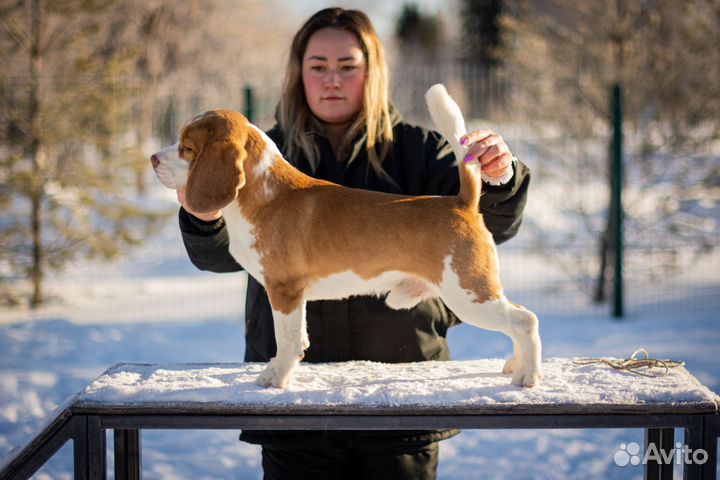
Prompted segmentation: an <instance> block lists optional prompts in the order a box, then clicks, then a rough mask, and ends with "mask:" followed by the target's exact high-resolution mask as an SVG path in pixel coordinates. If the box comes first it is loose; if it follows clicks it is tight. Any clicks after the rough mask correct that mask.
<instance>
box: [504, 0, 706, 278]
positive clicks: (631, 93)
mask: <svg viewBox="0 0 720 480" xmlns="http://www.w3.org/2000/svg"><path fill="white" fill-rule="evenodd" d="M502 25H503V27H504V31H505V32H506V40H505V42H504V44H505V45H506V51H505V52H504V55H505V58H506V59H507V62H506V63H507V65H508V69H509V70H510V72H511V77H512V78H513V79H514V82H513V85H514V88H515V90H514V98H515V99H516V100H517V102H516V104H515V109H516V111H518V112H522V113H524V114H525V115H527V117H528V118H532V119H533V120H534V121H535V123H536V124H539V125H543V127H545V129H546V131H547V132H551V133H550V134H549V135H546V136H545V137H544V139H543V143H542V144H538V145H536V147H537V148H538V149H539V150H540V151H544V152H546V153H547V157H548V158H549V159H552V160H551V162H552V164H553V167H554V170H555V171H556V172H561V174H560V175H562V180H560V179H558V184H559V185H560V184H562V185H563V187H562V190H560V191H561V193H560V194H559V195H558V199H557V200H558V202H559V204H561V205H562V208H563V209H564V210H566V211H567V212H568V213H570V214H571V215H572V216H574V218H575V221H576V222H577V226H578V227H579V229H576V230H574V231H572V232H570V233H569V234H568V235H567V237H566V238H565V239H564V241H565V242H566V243H568V244H575V245H577V244H583V243H587V242H588V241H592V239H598V238H602V237H603V235H605V230H606V227H607V226H606V224H605V216H606V214H607V211H608V210H609V208H608V206H607V205H608V204H607V199H608V198H609V196H608V195H607V194H606V193H605V192H603V193H601V194H600V201H597V199H598V196H595V197H593V196H591V195H589V192H591V191H593V189H596V187H597V186H598V185H602V184H603V183H604V181H603V180H602V179H603V178H605V177H606V176H607V175H609V172H608V169H607V165H608V162H607V160H606V156H607V149H606V147H605V146H606V145H607V144H608V143H609V138H610V135H611V131H610V127H609V123H610V118H611V115H610V100H609V92H610V86H611V85H612V84H613V83H615V82H618V83H620V85H622V88H623V91H624V105H623V110H624V119H625V123H624V127H625V132H626V142H625V152H626V156H625V164H624V169H625V172H626V181H625V186H626V188H625V193H624V206H625V210H626V230H625V233H626V239H627V243H628V245H630V246H632V247H637V248H638V249H637V250H635V251H636V254H635V255H633V256H631V257H629V258H628V262H630V263H631V267H632V269H633V271H635V272H636V273H638V272H640V273H639V274H638V275H637V276H636V279H640V278H643V279H645V280H649V281H656V279H657V278H660V277H662V276H666V275H667V274H668V273H673V272H677V271H678V269H679V268H681V267H682V266H684V265H687V264H688V262H691V261H693V260H697V259H698V258H700V257H701V256H702V255H704V254H705V253H707V252H709V251H710V250H712V248H713V245H714V244H715V241H716V239H717V235H718V227H717V225H716V224H715V223H714V221H713V220H712V218H711V216H710V211H711V208H715V207H716V206H717V186H718V183H719V182H718V173H719V172H718V167H717V156H716V155H714V154H713V152H712V150H711V144H712V142H714V141H716V140H717V139H718V138H719V136H720V123H719V122H718V119H720V82H719V81H718V79H719V78H720V70H719V69H720V50H718V48H717V45H718V44H720V4H718V3H717V2H714V1H712V0H691V1H686V2H673V1H667V0H614V1H613V2H574V1H568V0H553V1H542V2H541V1H514V2H508V3H507V8H506V9H505V11H504V15H503V18H502ZM559 152H562V153H561V154H559ZM544 173H546V174H548V175H549V174H550V170H548V171H546V172H544ZM561 182H562V183H561ZM603 198H604V199H605V200H604V201H603V200H602V199H603ZM571 218H572V217H571ZM557 240H558V239H557V238H555V239H553V241H557ZM571 250H572V249H571ZM641 252H645V253H647V254H649V255H642V254H641ZM577 260H578V259H577V258H572V259H568V263H573V264H576V263H577ZM593 264H595V262H589V263H588V268H591V269H594V268H596V266H592V267H590V265H593ZM573 268H576V267H575V266H574V267H573ZM576 271H577V270H576ZM590 271H591V270H585V271H584V272H578V276H579V277H582V278H583V282H584V284H586V285H588V286H590V285H591V284H592V282H590V281H588V280H589V278H591V277H592V276H593V274H592V273H590Z"/></svg>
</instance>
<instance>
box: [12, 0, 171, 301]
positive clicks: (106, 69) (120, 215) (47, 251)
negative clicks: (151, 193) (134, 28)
mask: <svg viewBox="0 0 720 480" xmlns="http://www.w3.org/2000/svg"><path fill="white" fill-rule="evenodd" d="M114 5H115V1H114V0H68V1H64V2H51V1H44V0H13V1H11V0H6V1H3V2H2V3H0V12H1V13H2V26H3V27H4V28H3V29H2V36H0V53H1V55H2V58H3V59H4V61H3V63H4V69H3V73H2V76H1V77H0V102H2V112H3V114H2V116H1V117H0V167H1V169H0V171H1V172H2V174H0V175H2V189H0V204H2V207H3V212H4V213H3V218H2V221H0V243H2V249H1V250H0V255H2V259H1V260H0V268H2V270H0V275H2V276H3V277H16V276H20V277H25V278H28V279H29V280H31V284H32V294H31V298H30V304H31V305H32V306H38V305H40V304H41V303H42V302H43V301H44V299H45V294H44V290H43V285H44V279H45V277H46V275H47V273H48V272H49V271H55V270H60V269H62V267H64V266H65V265H67V264H68V263H69V262H72V261H74V260H77V259H81V258H104V259H110V258H113V257H116V256H118V255H120V254H121V253H122V252H123V251H124V249H125V248H126V247H129V246H135V245H139V244H140V243H141V242H142V241H143V240H144V239H145V238H147V236H148V235H149V234H150V233H151V232H152V231H153V227H154V226H156V225H157V224H158V222H157V220H158V219H159V218H160V217H162V216H163V215H164V214H161V213H158V212H153V211H152V210H149V209H148V206H147V205H141V204H138V203H136V202H133V201H130V200H128V198H129V197H128V196H127V195H125V193H126V191H127V184H128V182H130V181H132V175H131V170H130V168H129V167H130V162H128V161H127V160H126V157H125V152H124V151H123V146H122V143H121V142H120V141H119V139H120V137H121V135H122V134H123V133H126V132H127V129H128V124H129V122H128V119H129V115H130V111H129V109H130V105H131V102H130V101H129V99H130V98H131V97H132V96H134V95H137V94H138V92H139V91H140V88H139V87H141V85H134V84H133V83H134V82H133V81H132V80H130V79H131V77H128V76H127V74H128V73H129V72H131V68H132V65H131V63H130V62H129V61H128V55H127V54H126V52H123V51H113V49H109V48H107V46H108V44H107V41H108V31H107V29H106V25H108V24H109V23H110V22H109V17H108V15H110V14H111V12H112V7H113V6H114Z"/></svg>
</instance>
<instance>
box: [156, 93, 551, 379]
mask: <svg viewBox="0 0 720 480" xmlns="http://www.w3.org/2000/svg"><path fill="white" fill-rule="evenodd" d="M426 99H427V103H428V108H429V109H430V112H431V115H432V117H433V120H434V122H435V125H436V127H437V128H438V130H439V131H440V133H441V134H443V136H444V137H445V138H446V139H447V140H448V141H449V142H450V143H451V145H452V146H453V149H454V152H455V156H456V158H458V159H462V158H464V154H465V151H466V147H463V146H462V145H460V141H459V140H460V137H462V136H463V135H464V134H465V126H464V120H463V118H462V114H461V113H460V109H459V108H458V106H457V105H456V104H455V102H454V101H453V100H452V99H451V98H450V96H449V95H448V94H447V91H446V90H445V88H444V87H443V86H442V85H435V86H433V87H432V88H431V89H430V90H428V93H427V94H426ZM151 162H152V165H153V168H154V170H155V172H156V174H157V176H158V178H159V179H160V181H161V182H162V183H163V184H164V185H165V186H166V187H168V188H171V189H177V188H180V187H182V186H183V185H185V186H186V201H187V205H188V206H189V207H190V208H191V209H192V210H194V211H197V212H210V211H213V210H218V209H221V210H222V215H223V217H224V219H225V222H226V227H227V230H228V235H229V241H230V245H229V250H230V253H231V254H232V256H233V257H234V258H235V260H236V261H237V262H238V263H239V264H240V265H242V267H243V268H244V269H245V270H246V271H247V272H248V274H249V275H252V276H253V277H254V278H255V279H257V280H258V281H259V282H260V283H261V284H262V285H263V286H264V287H265V289H266V290H267V293H268V297H269V299H270V304H271V306H272V311H273V319H274V326H275V338H276V341H277V355H276V356H275V357H274V358H273V359H272V360H271V361H270V362H269V363H268V365H267V367H266V368H265V369H264V371H263V372H262V373H261V374H260V376H259V377H258V379H257V383H258V384H259V385H261V386H265V387H268V386H274V387H280V388H283V387H285V386H286V385H288V383H289V382H290V380H291V374H292V372H293V369H295V367H296V366H297V365H298V363H299V362H300V360H301V359H302V358H303V355H304V350H305V349H306V348H308V346H309V345H310V343H309V339H308V335H307V328H306V322H305V303H306V302H307V301H309V300H327V299H340V298H347V297H349V296H351V295H368V294H370V295H385V294H387V297H386V299H385V301H386V303H387V305H388V306H389V307H391V308H393V309H407V308H411V307H413V306H415V305H417V303H418V302H420V301H421V300H423V299H426V298H429V297H440V298H441V299H442V300H443V301H444V302H445V304H446V305H447V306H448V307H449V308H450V309H451V310H452V311H453V312H454V313H455V314H456V315H457V316H458V318H460V320H462V321H463V322H465V323H469V324H471V325H475V326H478V327H481V328H485V329H488V330H493V331H498V332H502V333H504V334H506V335H508V336H509V337H510V338H511V339H512V342H513V349H514V354H513V356H512V357H511V358H510V359H509V360H507V362H506V363H505V365H504V367H503V373H509V374H512V383H513V384H515V385H521V386H526V387H531V386H534V385H537V384H538V382H539V381H540V380H541V378H542V372H541V365H540V363H541V344H540V336H539V333H538V320H537V317H536V316H535V315H534V314H533V313H532V312H530V311H529V310H527V309H525V308H523V307H521V306H519V305H515V304H513V303H510V302H509V301H508V300H507V299H506V298H505V296H504V294H503V289H502V285H501V284H500V276H499V267H498V258H497V252H496V249H495V244H494V242H493V238H492V235H491V234H490V232H489V231H488V230H487V228H486V227H485V224H484V223H483V218H482V215H480V213H479V212H478V201H479V199H480V190H481V181H480V178H481V172H480V166H479V163H478V162H472V163H467V164H466V163H465V162H462V161H459V162H458V168H459V170H460V193H459V195H458V196H456V197H452V196H419V197H411V196H403V195H392V194H386V193H379V192H372V191H368V190H361V189H353V188H347V187H342V186H339V185H336V184H334V183H331V182H327V181H324V180H318V179H315V178H312V177H309V176H307V175H305V174H303V173H301V172H300V171H298V170H297V169H295V168H294V167H293V166H291V165H290V164H289V163H288V162H287V161H286V160H285V159H284V158H283V156H282V154H281V153H280V151H279V150H278V148H277V146H276V145H275V144H274V143H273V142H272V141H271V140H270V139H269V138H268V137H267V136H266V135H265V134H264V133H263V132H262V131H261V130H260V129H258V128H257V127H255V126H254V125H252V124H251V123H249V122H248V120H247V119H246V118H245V117H244V116H242V115H241V114H239V113H236V112H233V111H230V110H211V111H208V112H206V113H205V114H203V115H201V116H199V117H197V118H194V119H193V120H191V121H190V122H189V123H187V124H186V125H185V126H184V127H183V128H182V131H181V132H180V140H179V142H178V143H177V144H176V145H173V146H171V147H168V148H166V149H164V150H162V151H160V152H158V153H156V154H154V155H153V156H152V157H151Z"/></svg>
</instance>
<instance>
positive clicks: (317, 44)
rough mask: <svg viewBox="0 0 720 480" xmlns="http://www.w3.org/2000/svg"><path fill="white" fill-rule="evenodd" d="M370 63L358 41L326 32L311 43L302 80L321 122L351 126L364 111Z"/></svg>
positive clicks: (342, 33) (341, 33)
mask: <svg viewBox="0 0 720 480" xmlns="http://www.w3.org/2000/svg"><path fill="white" fill-rule="evenodd" d="M366 73H367V62H366V59H365V55H363V52H362V48H361V47H360V42H359V41H358V39H357V37H356V36H355V35H354V34H353V33H351V32H348V31H346V30H340V29H336V28H323V29H320V30H318V31H317V32H315V33H314V34H313V35H312V36H311V37H310V40H309V41H308V45H307V48H306V49H305V55H304V56H303V62H302V79H303V86H304V87H305V98H307V101H308V105H309V106H310V110H312V112H313V113H314V114H315V116H316V117H317V118H318V119H320V121H322V122H325V123H329V124H334V125H341V124H345V123H349V122H351V121H352V120H353V118H354V117H355V116H356V115H357V114H358V112H359V111H360V110H361V109H362V105H363V96H364V91H365V77H366Z"/></svg>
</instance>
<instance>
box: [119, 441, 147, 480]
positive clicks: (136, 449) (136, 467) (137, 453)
mask: <svg viewBox="0 0 720 480" xmlns="http://www.w3.org/2000/svg"><path fill="white" fill-rule="evenodd" d="M141 449H142V445H141V443H140V431H139V430H115V478H118V479H120V478H123V479H128V480H140V478H141V477H142V456H141Z"/></svg>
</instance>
